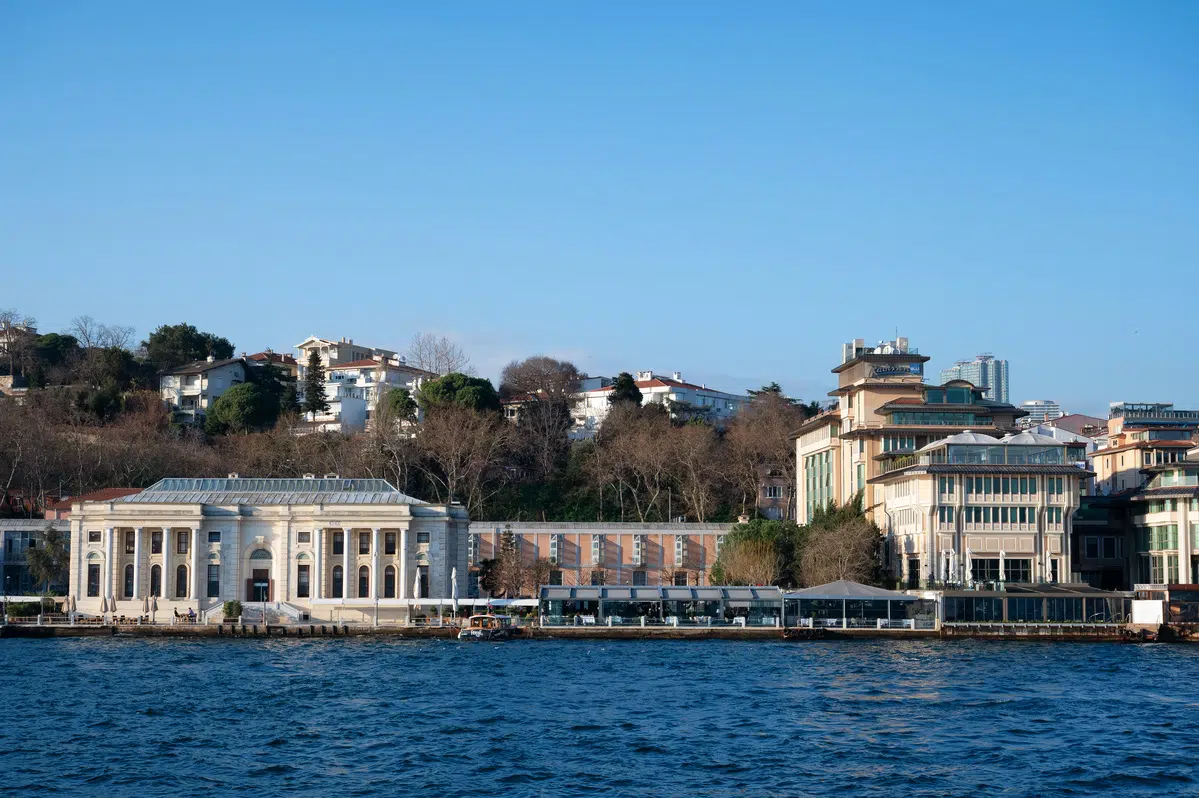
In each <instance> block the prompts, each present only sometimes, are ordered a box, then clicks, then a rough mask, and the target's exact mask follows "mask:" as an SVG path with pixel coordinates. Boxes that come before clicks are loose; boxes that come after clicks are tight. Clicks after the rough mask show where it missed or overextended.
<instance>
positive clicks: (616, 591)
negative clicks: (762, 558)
mask: <svg viewBox="0 0 1199 798" xmlns="http://www.w3.org/2000/svg"><path fill="white" fill-rule="evenodd" d="M538 595H540V596H541V598H542V599H543V600H547V601H599V600H601V599H602V600H604V601H740V602H746V601H779V600H781V599H782V597H783V591H782V590H780V589H779V588H777V587H772V586H760V587H716V586H709V587H676V586H674V585H662V586H660V587H625V586H620V587H615V586H613V587H600V586H581V587H565V586H562V585H543V586H542V587H541V589H540V590H539V591H538Z"/></svg>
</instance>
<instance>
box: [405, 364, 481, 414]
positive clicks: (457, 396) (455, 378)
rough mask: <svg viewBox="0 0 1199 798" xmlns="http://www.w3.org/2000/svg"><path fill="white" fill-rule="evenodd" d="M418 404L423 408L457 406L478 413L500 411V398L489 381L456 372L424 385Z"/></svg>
mask: <svg viewBox="0 0 1199 798" xmlns="http://www.w3.org/2000/svg"><path fill="white" fill-rule="evenodd" d="M420 402H421V405H422V406H424V407H425V408H432V407H439V406H447V405H457V406H458V407H465V408H467V409H469V410H475V411H477V412H480V413H483V412H487V411H493V412H497V413H498V412H499V410H500V397H499V395H498V394H497V393H496V392H495V388H494V387H493V386H492V384H491V380H488V379H484V378H482V377H468V376H466V375H465V374H461V373H458V372H454V373H452V374H447V375H445V376H444V377H440V378H438V379H436V380H430V381H429V382H427V383H425V385H424V387H422V388H421V390H420Z"/></svg>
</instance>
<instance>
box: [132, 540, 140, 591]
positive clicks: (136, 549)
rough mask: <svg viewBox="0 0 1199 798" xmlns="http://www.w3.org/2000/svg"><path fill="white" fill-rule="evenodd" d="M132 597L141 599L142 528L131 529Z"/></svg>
mask: <svg viewBox="0 0 1199 798" xmlns="http://www.w3.org/2000/svg"><path fill="white" fill-rule="evenodd" d="M133 597H134V598H135V599H139V598H141V597H142V528H141V527H140V526H139V527H134V528H133Z"/></svg>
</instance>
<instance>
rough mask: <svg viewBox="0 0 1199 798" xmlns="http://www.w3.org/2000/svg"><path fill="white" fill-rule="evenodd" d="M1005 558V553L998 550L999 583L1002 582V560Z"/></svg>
mask: <svg viewBox="0 0 1199 798" xmlns="http://www.w3.org/2000/svg"><path fill="white" fill-rule="evenodd" d="M1006 556H1007V552H1006V551H1003V550H1002V549H1000V551H999V581H1000V582H1002V581H1004V580H1003V558H1004V557H1006Z"/></svg>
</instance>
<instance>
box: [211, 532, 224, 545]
mask: <svg viewBox="0 0 1199 798" xmlns="http://www.w3.org/2000/svg"><path fill="white" fill-rule="evenodd" d="M208 542H209V543H220V542H221V533H220V532H209V533H208Z"/></svg>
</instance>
